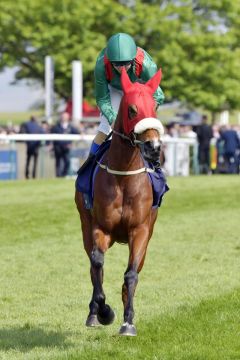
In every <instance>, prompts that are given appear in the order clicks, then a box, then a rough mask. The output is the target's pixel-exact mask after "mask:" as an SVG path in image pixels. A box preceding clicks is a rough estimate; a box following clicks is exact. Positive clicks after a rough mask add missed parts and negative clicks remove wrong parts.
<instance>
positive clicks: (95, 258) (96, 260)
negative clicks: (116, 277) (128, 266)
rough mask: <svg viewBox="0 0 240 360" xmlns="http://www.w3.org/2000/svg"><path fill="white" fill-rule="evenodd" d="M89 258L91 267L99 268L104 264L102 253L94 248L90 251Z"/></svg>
mask: <svg viewBox="0 0 240 360" xmlns="http://www.w3.org/2000/svg"><path fill="white" fill-rule="evenodd" d="M90 260H91V264H92V266H93V267H96V268H101V267H103V264H104V254H103V253H102V252H101V251H100V250H99V249H97V248H96V249H94V250H93V251H92V253H91V256H90Z"/></svg>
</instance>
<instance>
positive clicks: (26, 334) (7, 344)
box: [0, 326, 71, 351]
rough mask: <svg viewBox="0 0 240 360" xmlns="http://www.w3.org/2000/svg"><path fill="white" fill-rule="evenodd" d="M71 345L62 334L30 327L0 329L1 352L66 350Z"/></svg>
mask: <svg viewBox="0 0 240 360" xmlns="http://www.w3.org/2000/svg"><path fill="white" fill-rule="evenodd" d="M70 345H71V344H70V343H69V342H66V336H65V335H64V334H63V333H62V332H57V331H44V330H43V329H41V328H32V327H29V326H24V327H13V328H6V329H0V350H10V349H15V350H20V351H29V350H31V349H33V348H36V347H45V348H51V347H59V348H63V349H64V348H67V347H69V346H70Z"/></svg>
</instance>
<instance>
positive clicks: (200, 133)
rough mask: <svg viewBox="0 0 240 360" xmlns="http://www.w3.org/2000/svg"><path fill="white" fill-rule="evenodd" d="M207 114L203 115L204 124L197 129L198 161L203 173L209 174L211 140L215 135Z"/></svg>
mask: <svg viewBox="0 0 240 360" xmlns="http://www.w3.org/2000/svg"><path fill="white" fill-rule="evenodd" d="M207 122H208V118H207V116H206V115H203V116H202V124H201V125H199V126H198V128H197V129H196V132H197V138H198V143H199V145H198V161H199V169H200V173H201V174H208V173H209V168H210V141H211V139H212V137H213V130H212V127H211V125H208V123H207Z"/></svg>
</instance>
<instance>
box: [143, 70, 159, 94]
mask: <svg viewBox="0 0 240 360" xmlns="http://www.w3.org/2000/svg"><path fill="white" fill-rule="evenodd" d="M161 79H162V69H159V70H158V71H157V72H156V74H154V75H153V77H152V78H151V79H149V80H148V81H147V82H146V85H147V86H148V87H150V89H151V90H152V92H153V93H155V91H156V90H157V88H158V86H159V84H160V82H161Z"/></svg>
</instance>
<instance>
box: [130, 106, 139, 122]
mask: <svg viewBox="0 0 240 360" xmlns="http://www.w3.org/2000/svg"><path fill="white" fill-rule="evenodd" d="M136 115H137V107H136V105H129V107H128V117H129V119H133V118H134V117H135V116H136Z"/></svg>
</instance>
